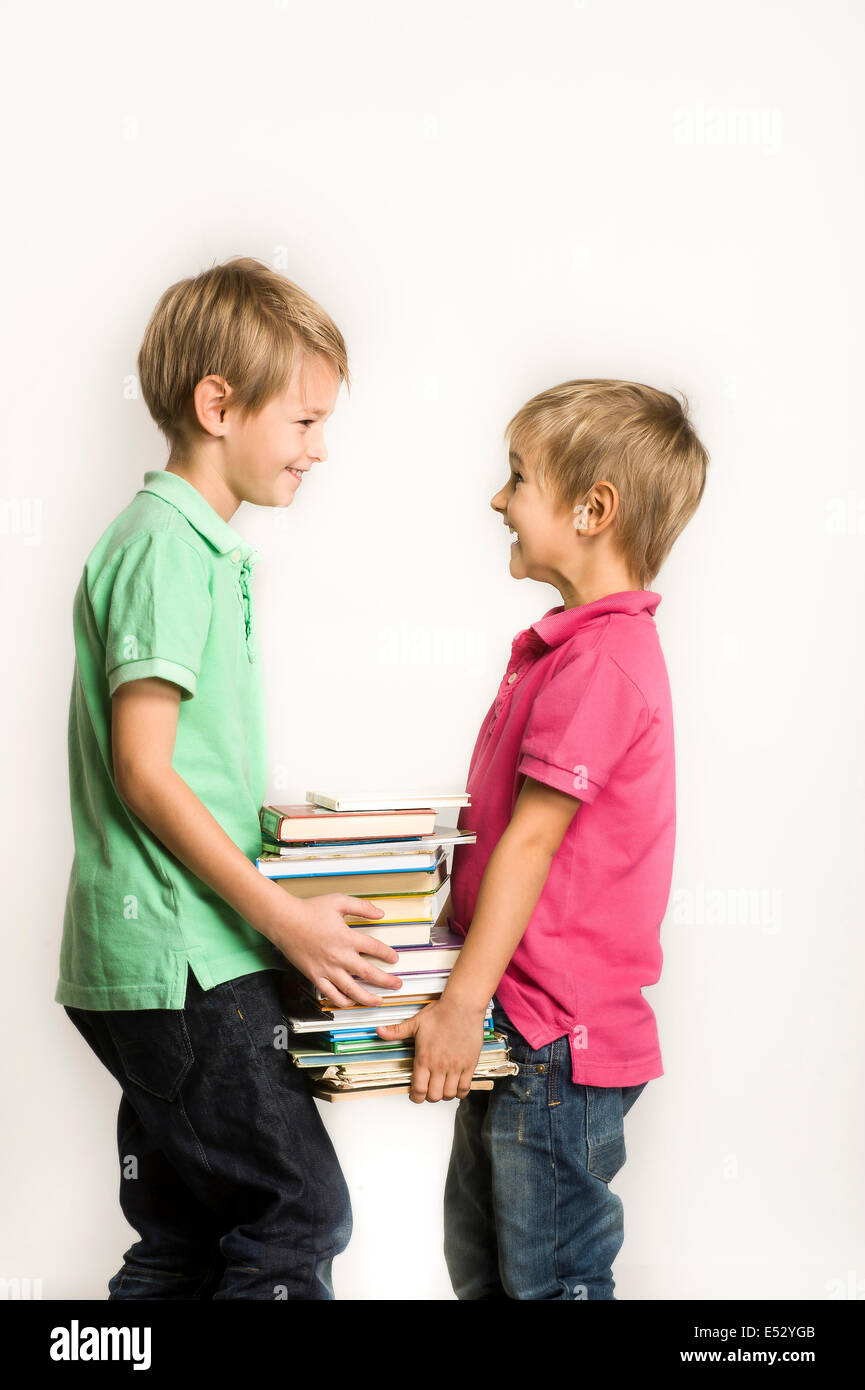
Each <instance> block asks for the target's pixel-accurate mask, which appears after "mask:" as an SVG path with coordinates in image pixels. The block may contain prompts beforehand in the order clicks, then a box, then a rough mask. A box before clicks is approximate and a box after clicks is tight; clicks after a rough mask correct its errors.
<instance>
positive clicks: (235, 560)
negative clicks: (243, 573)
mask: <svg viewBox="0 0 865 1390" xmlns="http://www.w3.org/2000/svg"><path fill="white" fill-rule="evenodd" d="M230 559H231V563H232V564H233V565H236V564H239V562H240V551H239V550H232V552H231V556H230Z"/></svg>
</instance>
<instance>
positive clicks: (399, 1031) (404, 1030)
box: [377, 1018, 417, 1042]
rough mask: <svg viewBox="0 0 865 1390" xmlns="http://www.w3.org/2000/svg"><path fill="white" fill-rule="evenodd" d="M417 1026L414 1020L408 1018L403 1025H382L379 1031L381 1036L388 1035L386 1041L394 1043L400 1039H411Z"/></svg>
mask: <svg viewBox="0 0 865 1390" xmlns="http://www.w3.org/2000/svg"><path fill="white" fill-rule="evenodd" d="M416 1026H417V1025H416V1024H415V1021H414V1019H413V1018H407V1019H406V1020H405V1021H404V1022H403V1023H382V1024H381V1026H380V1027H379V1028H378V1030H377V1031H378V1033H379V1034H381V1033H387V1035H388V1036H387V1038H386V1040H385V1041H387V1042H394V1041H396V1040H398V1039H399V1038H410V1037H411V1036H412V1034H413V1033H414V1031H415V1028H416Z"/></svg>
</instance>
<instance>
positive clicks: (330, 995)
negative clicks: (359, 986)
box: [318, 980, 354, 1009]
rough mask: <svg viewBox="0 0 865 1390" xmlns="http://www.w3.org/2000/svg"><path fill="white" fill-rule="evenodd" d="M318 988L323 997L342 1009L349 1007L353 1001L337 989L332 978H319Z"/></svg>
mask: <svg viewBox="0 0 865 1390" xmlns="http://www.w3.org/2000/svg"><path fill="white" fill-rule="evenodd" d="M318 988H319V989H320V990H321V992H322V994H323V995H324V996H325V998H327V999H330V1000H331V1002H332V1003H334V1004H339V1005H340V1007H341V1008H343V1009H347V1008H350V1006H351V1004H352V1003H353V1002H354V1001H353V1000H351V999H349V998H347V996H346V995H344V994H343V993H342V992H341V991H340V990H338V989H337V988H336V986H335V985H334V984H333V981H332V980H319V981H318Z"/></svg>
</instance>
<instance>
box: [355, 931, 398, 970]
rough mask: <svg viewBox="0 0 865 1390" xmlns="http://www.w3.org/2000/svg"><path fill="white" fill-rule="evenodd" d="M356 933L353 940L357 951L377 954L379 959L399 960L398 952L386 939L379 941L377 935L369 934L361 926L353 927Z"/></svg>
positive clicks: (369, 954)
mask: <svg viewBox="0 0 865 1390" xmlns="http://www.w3.org/2000/svg"><path fill="white" fill-rule="evenodd" d="M352 931H353V932H354V933H355V935H354V936H353V938H352V940H353V942H354V948H355V950H356V951H360V952H361V953H362V954H363V955H365V956H376V957H377V958H378V959H379V960H389V961H391V962H392V961H395V960H399V956H398V954H397V952H396V951H395V950H394V949H393V947H392V946H388V944H387V942H386V941H379V940H378V938H377V937H375V936H367V934H366V932H365V931H362V930H361V928H360V927H352Z"/></svg>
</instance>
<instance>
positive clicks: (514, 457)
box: [508, 449, 523, 464]
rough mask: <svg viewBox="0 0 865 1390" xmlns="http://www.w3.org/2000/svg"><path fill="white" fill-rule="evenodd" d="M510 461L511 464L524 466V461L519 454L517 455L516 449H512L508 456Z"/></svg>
mask: <svg viewBox="0 0 865 1390" xmlns="http://www.w3.org/2000/svg"><path fill="white" fill-rule="evenodd" d="M508 460H509V462H510V463H519V464H522V462H523V460H522V459H521V458H520V456H519V454H518V453H517V451H516V449H511V451H510V454H509V455H508Z"/></svg>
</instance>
